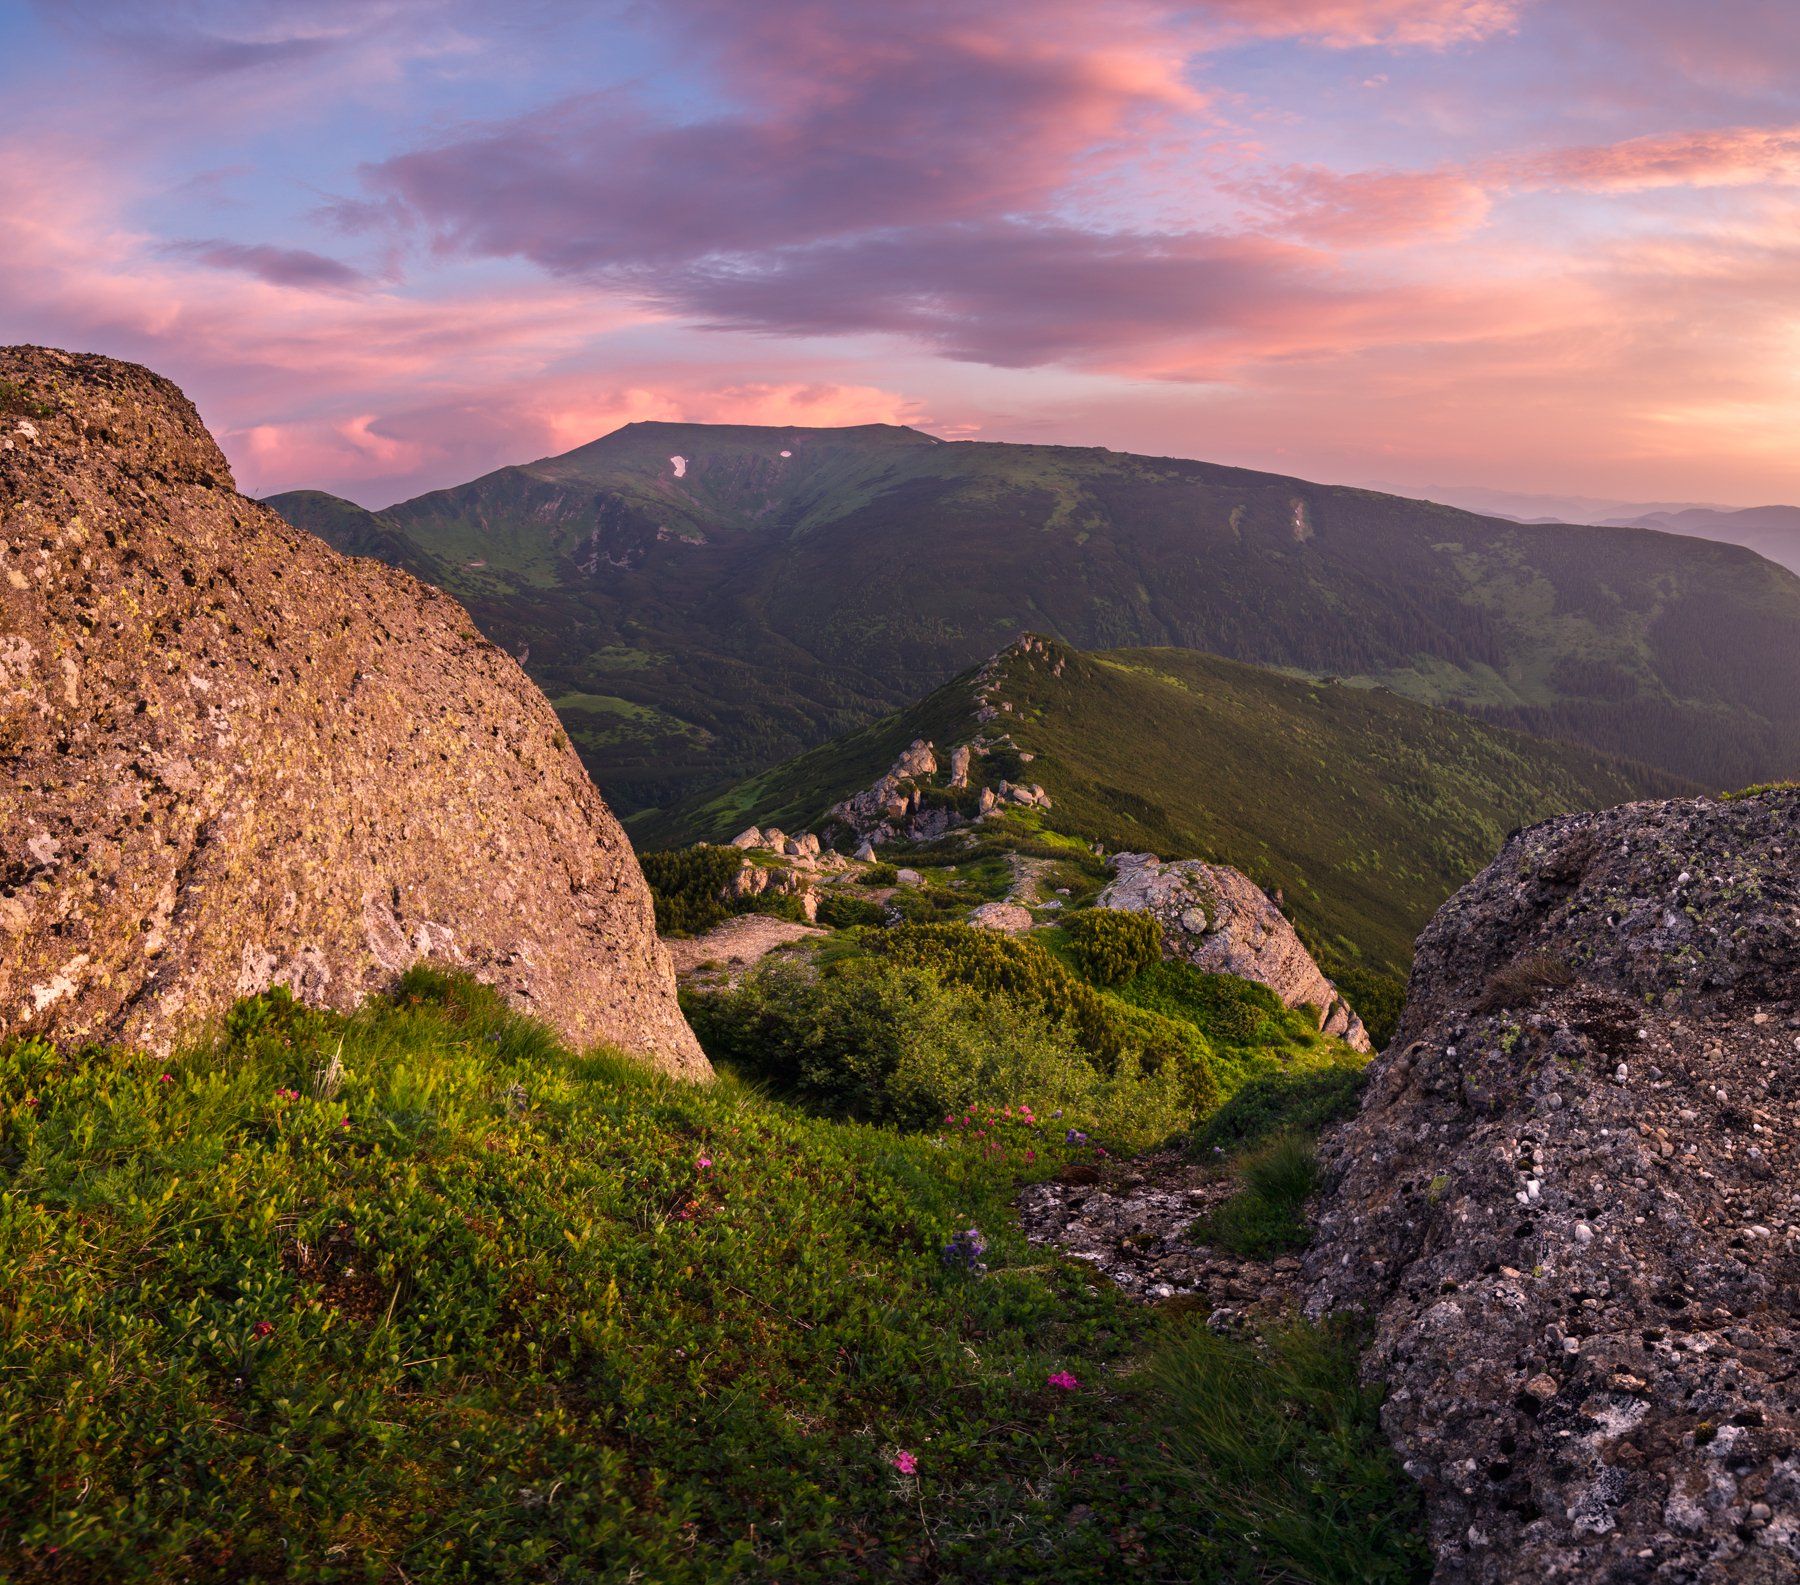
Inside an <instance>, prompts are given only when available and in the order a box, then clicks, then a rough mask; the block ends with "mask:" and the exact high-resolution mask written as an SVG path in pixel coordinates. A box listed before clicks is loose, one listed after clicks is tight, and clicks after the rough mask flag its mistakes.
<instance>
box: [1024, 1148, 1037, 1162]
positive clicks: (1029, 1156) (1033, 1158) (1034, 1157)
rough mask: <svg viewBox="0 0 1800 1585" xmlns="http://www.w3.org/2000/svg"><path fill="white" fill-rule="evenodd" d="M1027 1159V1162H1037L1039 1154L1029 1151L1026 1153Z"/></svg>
mask: <svg viewBox="0 0 1800 1585" xmlns="http://www.w3.org/2000/svg"><path fill="white" fill-rule="evenodd" d="M1025 1159H1026V1160H1027V1161H1036V1160H1037V1152H1036V1151H1035V1150H1028V1151H1026V1152H1025Z"/></svg>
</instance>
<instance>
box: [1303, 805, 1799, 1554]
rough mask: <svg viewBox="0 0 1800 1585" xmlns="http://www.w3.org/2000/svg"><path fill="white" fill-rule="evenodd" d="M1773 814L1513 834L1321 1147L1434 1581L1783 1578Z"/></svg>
mask: <svg viewBox="0 0 1800 1585" xmlns="http://www.w3.org/2000/svg"><path fill="white" fill-rule="evenodd" d="M1797 995H1800V791H1794V790H1788V791H1775V792H1767V793H1764V794H1761V795H1758V796H1755V797H1748V798H1743V799H1741V800H1734V801H1729V802H1712V801H1708V800H1696V801H1691V802H1678V803H1655V804H1635V805H1630V806H1627V807H1625V808H1621V809H1613V810H1610V811H1607V812H1605V813H1601V814H1584V815H1572V816H1569V817H1567V818H1564V819H1559V820H1554V821H1551V822H1549V823H1548V824H1546V825H1541V826H1537V827H1535V828H1533V829H1531V830H1528V831H1525V832H1522V833H1520V834H1518V835H1515V836H1514V837H1513V838H1512V839H1511V840H1510V841H1509V842H1508V843H1507V844H1506V846H1505V848H1504V849H1502V851H1501V853H1500V856H1499V858H1498V859H1496V860H1495V862H1494V863H1493V864H1492V865H1491V866H1490V867H1489V868H1488V869H1487V870H1485V871H1484V872H1483V873H1482V874H1481V875H1480V876H1479V877H1478V878H1477V879H1475V880H1474V881H1472V882H1471V883H1470V884H1469V885H1468V886H1466V887H1464V888H1463V890H1462V891H1460V892H1458V893H1457V895H1456V896H1455V897H1453V898H1452V899H1451V900H1450V901H1449V902H1448V903H1446V904H1445V905H1444V907H1443V908H1442V909H1441V910H1440V911H1439V912H1438V915H1437V917H1436V918H1435V919H1434V920H1433V921H1432V923H1431V924H1430V926H1429V927H1428V928H1427V929H1426V931H1425V933H1424V934H1423V936H1421V937H1420V940H1419V946H1418V955H1417V959H1416V962H1415V966H1414V969H1413V974H1412V982H1411V988H1410V992H1409V996H1408V1000H1407V1005H1406V1011H1405V1013H1404V1015H1403V1017H1402V1020H1401V1025H1400V1030H1399V1033H1398V1035H1397V1036H1396V1038H1395V1040H1394V1041H1393V1043H1392V1044H1391V1045H1390V1046H1389V1047H1388V1049H1387V1051H1386V1052H1385V1053H1384V1055H1383V1056H1381V1057H1380V1058H1378V1059H1377V1061H1376V1062H1375V1063H1374V1065H1373V1066H1372V1068H1371V1079H1370V1084H1369V1087H1368V1089H1367V1091H1366V1092H1365V1097H1364V1100H1363V1103H1362V1107H1361V1110H1360V1112H1359V1114H1358V1115H1357V1117H1356V1118H1355V1119H1354V1120H1352V1121H1351V1122H1350V1123H1348V1124H1346V1125H1344V1126H1343V1127H1342V1128H1340V1129H1338V1130H1336V1131H1334V1132H1333V1133H1332V1134H1331V1135H1328V1136H1327V1140H1326V1142H1325V1145H1324V1148H1323V1152H1322V1159H1323V1163H1324V1167H1325V1171H1326V1180H1327V1189H1326V1192H1325V1194H1324V1196H1323V1199H1322V1202H1321V1207H1320V1211H1319V1215H1318V1236H1317V1241H1316V1243H1315V1245H1314V1247H1313V1249H1312V1251H1311V1253H1310V1254H1309V1255H1308V1257H1307V1263H1306V1275H1307V1278H1308V1281H1309V1284H1310V1287H1309V1296H1308V1301H1307V1302H1308V1307H1309V1308H1310V1309H1311V1310H1312V1311H1314V1312H1315V1313H1322V1312H1325V1311H1329V1310H1338V1309H1344V1308H1358V1309H1361V1310H1363V1311H1365V1312H1367V1314H1368V1315H1369V1316H1370V1317H1371V1319H1372V1321H1373V1325H1374V1334H1373V1342H1372V1346H1371V1352H1370V1354H1369V1357H1368V1368H1369V1371H1370V1373H1371V1375H1373V1376H1377V1377H1380V1378H1382V1379H1384V1380H1385V1382H1386V1385H1387V1389H1388V1399H1387V1405H1386V1408H1385V1410H1384V1413H1383V1422H1384V1424H1385V1426H1386V1429H1387V1431H1388V1434H1389V1436H1390V1437H1391V1438H1392V1440H1393V1442H1394V1444H1395V1446H1396V1447H1397V1448H1398V1449H1399V1451H1400V1453H1401V1454H1402V1456H1403V1458H1404V1460H1405V1462H1406V1467H1407V1469H1408V1470H1409V1471H1411V1473H1412V1474H1413V1476H1414V1477H1415V1478H1416V1479H1417V1480H1418V1481H1419V1482H1420V1484H1421V1485H1422V1486H1423V1488H1424V1492H1425V1496H1426V1499H1427V1506H1428V1511H1429V1515H1430V1522H1431V1532H1432V1538H1433V1541H1434V1543H1435V1546H1436V1549H1437V1556H1438V1566H1437V1578H1438V1580H1439V1581H1442V1582H1446V1585H1449V1582H1458V1585H1461V1582H1482V1585H1499V1582H1518V1585H1525V1582H1527V1581H1529V1582H1531V1585H1538V1582H1541V1581H1571V1582H1572V1581H1587V1580H1605V1581H1616V1582H1621V1585H1622V1582H1635V1581H1643V1582H1671V1585H1672V1582H1676V1581H1681V1582H1695V1581H1714V1580H1717V1581H1726V1580H1730V1581H1755V1582H1769V1585H1773V1582H1774V1581H1777V1580H1792V1579H1794V1578H1796V1577H1800V1375H1797V1374H1796V1370H1795V1361H1796V1359H1800V1144H1797V1141H1800V1089H1797V1088H1796V1086H1795V1083H1794V1076H1795V1072H1796V1068H1797V1067H1800V1007H1797V1005H1796V996H1797Z"/></svg>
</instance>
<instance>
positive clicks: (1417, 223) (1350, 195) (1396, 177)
mask: <svg viewBox="0 0 1800 1585" xmlns="http://www.w3.org/2000/svg"><path fill="white" fill-rule="evenodd" d="M1239 190H1240V191H1242V192H1243V194H1244V196H1245V197H1247V198H1250V199H1252V200H1253V201H1255V202H1257V203H1258V204H1260V205H1262V206H1263V207H1264V208H1266V210H1267V211H1269V212H1270V213H1271V214H1272V215H1273V216H1274V218H1275V223H1276V225H1277V227H1278V229H1280V230H1281V231H1283V232H1285V233H1287V234H1288V235H1291V236H1295V237H1299V238H1300V239H1302V240H1303V241H1306V242H1311V243H1316V244H1319V245H1321V246H1325V247H1331V248H1353V249H1356V248H1393V247H1403V246H1407V245H1410V244H1412V243H1416V242H1422V241H1434V242H1436V241H1446V240H1452V239H1455V238H1458V237H1464V236H1467V235H1468V234H1469V233H1470V232H1472V231H1474V230H1476V229H1477V228H1478V227H1479V226H1480V225H1481V224H1482V223H1483V222H1484V221H1485V220H1486V219H1487V217H1488V214H1489V211H1490V210H1491V209H1492V207H1493V202H1492V198H1491V197H1490V195H1489V193H1488V191H1487V189H1486V188H1485V187H1484V186H1483V185H1482V184H1481V183H1480V182H1478V181H1476V180H1474V179H1473V178H1472V177H1471V176H1469V175H1467V174H1465V173H1463V172H1461V171H1454V170H1432V171H1350V172H1339V171H1331V170H1324V169H1320V168H1318V167H1311V168H1293V169H1288V170H1283V171H1278V172H1274V173H1271V174H1270V175H1269V176H1267V177H1259V178H1256V179H1253V180H1250V181H1247V182H1244V183H1242V184H1241V185H1240V188H1239Z"/></svg>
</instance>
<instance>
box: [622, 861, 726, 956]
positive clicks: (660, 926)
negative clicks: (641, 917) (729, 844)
mask: <svg viewBox="0 0 1800 1585" xmlns="http://www.w3.org/2000/svg"><path fill="white" fill-rule="evenodd" d="M743 862H744V857H743V854H741V853H740V852H739V851H738V850H737V849H736V848H716V847H709V846H707V845H705V844H704V843H703V844H701V845H700V846H698V847H691V848H672V849H669V850H667V851H665V852H661V853H641V854H639V855H638V863H639V864H640V865H642V866H643V871H644V879H645V880H646V881H648V882H649V883H650V896H651V899H652V900H653V901H654V902H655V904H656V929H657V933H658V934H660V935H665V936H697V935H701V934H703V933H704V932H706V931H708V930H710V929H712V927H713V926H714V925H716V924H718V923H720V922H721V921H722V920H725V919H729V918H730V917H731V915H732V914H734V913H736V912H738V908H737V906H736V904H735V903H734V902H733V901H732V900H730V899H729V898H728V897H727V895H726V892H727V889H728V888H729V887H730V885H731V882H732V880H733V878H734V877H735V876H736V875H737V872H738V870H739V869H740V868H742V866H743Z"/></svg>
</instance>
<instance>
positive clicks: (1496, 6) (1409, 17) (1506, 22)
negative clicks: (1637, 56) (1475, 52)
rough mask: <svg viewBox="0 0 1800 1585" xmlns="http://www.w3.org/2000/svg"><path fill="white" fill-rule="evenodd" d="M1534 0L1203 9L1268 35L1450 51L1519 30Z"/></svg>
mask: <svg viewBox="0 0 1800 1585" xmlns="http://www.w3.org/2000/svg"><path fill="white" fill-rule="evenodd" d="M1528 3H1530V0H1204V4H1203V5H1202V6H1201V8H1200V9H1201V10H1202V11H1203V12H1205V13H1208V14H1211V15H1214V16H1218V17H1221V18H1224V19H1226V20H1228V21H1229V22H1231V23H1233V24H1235V25H1236V26H1237V27H1239V28H1241V29H1242V30H1243V31H1245V32H1246V33H1252V34H1255V35H1257V36H1258V37H1263V38H1283V37H1291V38H1303V39H1312V40H1315V41H1317V42H1319V43H1321V44H1326V45H1329V46H1332V47H1334V48H1338V49H1353V48H1361V47H1369V46H1375V45H1385V46H1394V47H1400V48H1423V49H1440V50H1441V49H1448V48H1450V47H1451V46H1453V45H1457V44H1476V43H1480V42H1482V41H1483V40H1485V39H1490V38H1493V37H1495V36H1497V35H1499V34H1503V33H1510V32H1512V31H1514V30H1515V29H1516V28H1517V27H1518V24H1519V16H1520V13H1521V11H1522V10H1524V8H1525V5H1526V4H1528Z"/></svg>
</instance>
